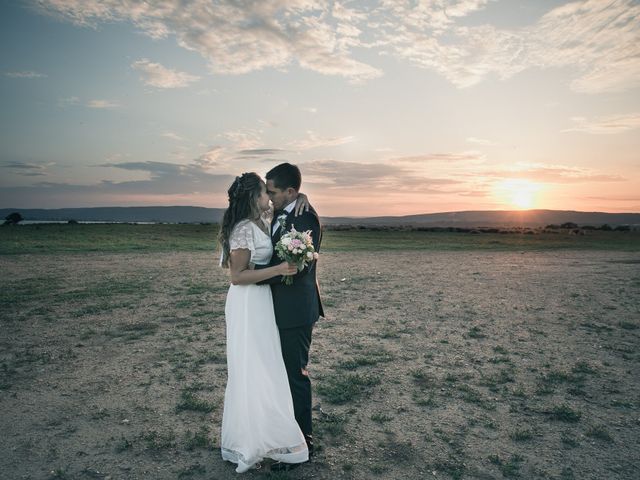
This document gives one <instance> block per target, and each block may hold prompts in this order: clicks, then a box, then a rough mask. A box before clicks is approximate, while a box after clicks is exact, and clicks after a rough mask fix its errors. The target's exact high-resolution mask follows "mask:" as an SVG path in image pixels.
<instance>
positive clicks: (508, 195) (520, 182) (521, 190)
mask: <svg viewBox="0 0 640 480" xmlns="http://www.w3.org/2000/svg"><path fill="white" fill-rule="evenodd" d="M541 189H542V185H540V184H539V183H535V182H532V181H530V180H526V179H523V178H510V179H507V180H503V181H501V182H498V183H496V184H495V186H494V192H495V196H496V197H497V199H498V200H500V202H501V203H504V204H507V205H510V206H511V207H515V208H518V209H521V210H527V209H530V208H534V207H535V206H536V201H537V194H538V192H539V191H540V190H541Z"/></svg>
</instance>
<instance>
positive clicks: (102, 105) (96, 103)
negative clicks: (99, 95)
mask: <svg viewBox="0 0 640 480" xmlns="http://www.w3.org/2000/svg"><path fill="white" fill-rule="evenodd" d="M87 107H89V108H99V109H111V108H119V107H120V104H119V103H117V102H112V101H110V100H89V101H88V102H87Z"/></svg>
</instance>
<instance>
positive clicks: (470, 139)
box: [466, 137, 499, 147]
mask: <svg viewBox="0 0 640 480" xmlns="http://www.w3.org/2000/svg"><path fill="white" fill-rule="evenodd" d="M466 140H467V142H469V143H475V144H477V145H483V146H486V147H496V146H498V145H499V144H498V143H496V142H492V141H491V140H486V139H484V138H477V137H467V139H466Z"/></svg>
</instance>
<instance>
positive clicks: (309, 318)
mask: <svg viewBox="0 0 640 480" xmlns="http://www.w3.org/2000/svg"><path fill="white" fill-rule="evenodd" d="M277 213H281V212H277ZM282 213H286V212H282ZM277 221H278V219H277V216H275V215H274V219H273V222H274V224H275V222H277ZM292 226H293V227H295V229H296V230H298V231H299V232H304V231H307V230H311V237H312V239H313V246H314V248H315V250H316V252H319V251H320V243H321V241H322V232H321V229H320V219H319V218H318V214H317V213H316V212H315V210H314V209H313V208H311V207H310V209H309V211H308V212H304V213H302V214H301V215H299V216H297V217H296V216H295V215H294V213H293V211H292V212H291V213H288V214H287V218H286V224H285V226H284V228H282V227H279V228H278V229H277V230H276V231H275V233H274V232H273V229H272V235H271V241H272V243H273V246H274V253H273V256H272V257H271V262H270V263H269V265H265V266H262V268H265V267H269V266H272V265H277V264H279V263H281V262H282V260H281V259H280V258H279V257H278V255H277V254H276V252H275V245H276V244H277V243H278V241H279V240H280V237H281V236H282V235H283V234H284V233H286V232H288V231H290V230H291V227H292ZM256 268H261V267H260V266H258V265H256ZM260 283H262V284H265V283H268V284H270V285H271V292H272V294H273V308H274V310H275V314H276V324H277V325H278V330H279V332H280V343H281V345H282V357H283V359H284V364H285V367H286V369H287V375H288V377H289V387H290V388H291V396H292V398H293V409H294V412H295V416H296V421H297V422H298V424H299V425H300V429H301V430H302V433H304V434H305V435H311V434H312V426H311V382H310V380H309V376H308V374H307V372H306V370H307V363H308V362H309V347H310V345H311V332H312V329H313V325H314V324H315V322H316V321H317V320H318V317H319V316H324V312H323V309H322V303H321V301H320V291H319V289H318V283H317V280H316V262H315V261H313V262H311V265H308V266H307V267H305V268H304V269H303V270H302V271H301V272H298V273H297V274H295V275H294V276H293V285H285V284H283V283H282V277H281V276H277V277H272V278H270V279H268V280H265V281H263V282H260Z"/></svg>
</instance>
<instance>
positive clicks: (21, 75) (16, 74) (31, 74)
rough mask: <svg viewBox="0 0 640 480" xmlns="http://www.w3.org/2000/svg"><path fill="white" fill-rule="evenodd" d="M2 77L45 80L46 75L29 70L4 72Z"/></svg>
mask: <svg viewBox="0 0 640 480" xmlns="http://www.w3.org/2000/svg"><path fill="white" fill-rule="evenodd" d="M4 76H5V77H9V78H47V75H45V74H44V73H38V72H34V71H31V70H27V71H22V72H6V73H5V74H4Z"/></svg>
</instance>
